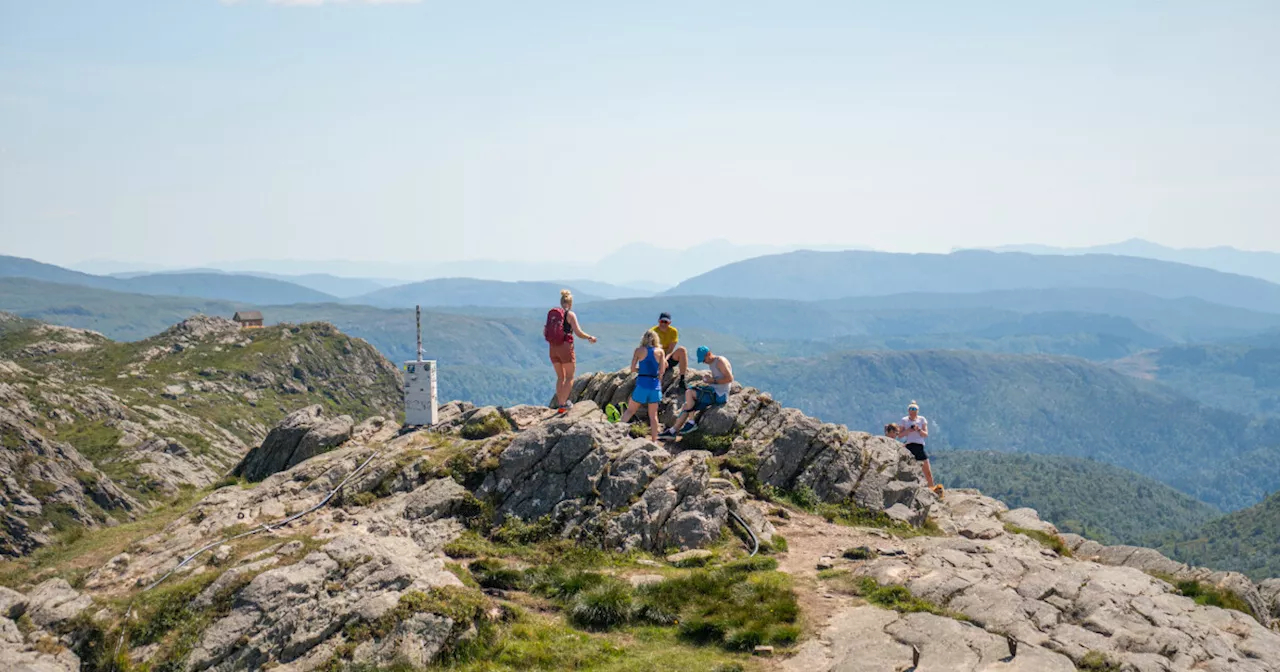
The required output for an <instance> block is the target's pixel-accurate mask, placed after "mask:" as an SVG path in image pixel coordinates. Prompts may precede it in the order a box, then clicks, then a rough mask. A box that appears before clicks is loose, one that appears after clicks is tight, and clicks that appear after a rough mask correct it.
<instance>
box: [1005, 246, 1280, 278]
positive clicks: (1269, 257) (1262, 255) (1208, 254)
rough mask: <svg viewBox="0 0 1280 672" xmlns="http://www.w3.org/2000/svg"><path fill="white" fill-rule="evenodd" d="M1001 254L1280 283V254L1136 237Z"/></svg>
mask: <svg viewBox="0 0 1280 672" xmlns="http://www.w3.org/2000/svg"><path fill="white" fill-rule="evenodd" d="M992 249H993V250H995V251H997V252H1027V253H1030V254H1120V255H1125V256H1129V257H1145V258H1147V259H1159V260H1161V261H1175V262H1178V263H1181V264H1191V265H1192V266H1203V267H1204V268H1212V269H1214V270H1218V271H1224V272H1227V273H1238V274H1240V275H1251V276H1253V277H1255V278H1262V279H1263V280H1269V281H1271V282H1276V283H1280V253H1276V252H1260V251H1252V250H1238V249H1236V248H1234V247H1225V246H1224V247H1200V248H1182V249H1179V248H1173V247H1166V246H1164V245H1160V244H1159V243H1153V242H1150V241H1147V240H1142V239H1141V238H1133V239H1130V240H1126V241H1124V242H1120V243H1111V244H1109V245H1094V246H1090V247H1051V246H1048V245H1005V246H1001V247H996V248H992Z"/></svg>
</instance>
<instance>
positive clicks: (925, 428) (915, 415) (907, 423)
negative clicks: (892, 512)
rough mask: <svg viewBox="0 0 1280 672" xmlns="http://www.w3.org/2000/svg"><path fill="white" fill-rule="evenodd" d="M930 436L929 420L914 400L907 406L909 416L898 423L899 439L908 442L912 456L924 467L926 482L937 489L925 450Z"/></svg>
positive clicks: (931, 487)
mask: <svg viewBox="0 0 1280 672" xmlns="http://www.w3.org/2000/svg"><path fill="white" fill-rule="evenodd" d="M928 438H929V421H928V420H926V419H925V417H924V416H923V415H920V406H919V405H917V404H916V402H914V401H913V402H911V405H910V406H907V417H905V418H903V419H902V422H900V423H898V440H899V441H901V442H903V443H904V444H906V446H907V450H909V451H911V456H912V457H914V458H916V461H917V462H919V463H920V467H921V468H922V469H924V480H925V483H927V484H928V486H929V488H930V489H937V487H936V486H935V485H934V483H933V470H932V469H930V468H929V455H928V454H927V453H925V452H924V442H925V439H928Z"/></svg>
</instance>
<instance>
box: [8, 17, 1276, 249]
mask: <svg viewBox="0 0 1280 672" xmlns="http://www.w3.org/2000/svg"><path fill="white" fill-rule="evenodd" d="M1277 34H1280V3H1277V2H1274V1H1272V0H1263V1H1258V2H1245V1H1236V0H1216V1H1214V2H1202V1H1198V0H1197V1H1179V0H1151V1H1146V2H1142V1H1132V2H1123V1H1122V2H1088V3H1027V2H1014V1H1012V0H1008V1H1005V2H983V1H982V0H976V1H974V2H964V3H959V2H952V1H938V2H928V1H923V0H922V1H920V2H911V3H901V2H852V1H844V2H837V1H832V2H815V1H808V0H793V1H790V2H753V3H743V2H727V1H726V2H716V1H711V0H706V1H695V2H664V1H660V0H659V1H651V2H644V3H639V2H633V3H616V2H588V1H585V0H584V1H581V2H557V1H546V2H529V1H528V0H521V1H513V2H484V1H477V2H466V3H458V2H448V3H446V2H440V1H438V0H423V1H421V2H412V1H403V0H402V1H398V2H397V1H390V0H383V1H382V2H371V1H362V0H346V1H343V2H337V1H334V0H309V1H303V0H291V1H274V2H272V1H269V0H240V1H238V2H226V1H221V2H220V1H219V0H119V1H110V0H81V1H72V0H62V1H49V0H44V1H38V0H0V254H11V255H18V256H27V257H33V258H37V259H40V260H42V261H48V262H51V263H61V264H72V263H76V262H80V261H84V260H87V259H114V260H123V261H128V262H138V263H140V264H141V263H147V264H154V265H163V266H179V265H201V264H210V263H216V262H219V261H234V260H245V259H273V258H274V259H304V260H324V259H355V260H362V261H381V260H385V261H388V262H404V261H413V260H417V259H430V260H433V261H458V260H466V259H500V260H517V259H519V260H531V259H532V260H537V261H555V260H559V259H573V260H584V259H586V260H593V259H597V258H599V257H602V256H604V255H606V254H607V253H609V252H611V251H613V250H615V249H617V248H618V247H620V246H622V245H625V244H628V243H636V242H648V243H653V244H656V245H659V246H663V247H672V248H685V247H690V246H693V245H696V244H698V243H703V242H706V241H710V240H717V239H725V240H729V241H732V242H733V243H736V244H743V245H780V246H795V245H825V246H842V245H847V246H859V247H869V248H875V249H881V250H890V251H947V250H949V249H952V248H955V247H979V246H995V245H1004V244H1017V243H1041V244H1050V245H1065V246H1082V245H1091V244H1099V243H1108V242H1115V241H1119V240H1123V239H1127V238H1133V237H1141V238H1146V239H1149V240H1153V241H1156V242H1159V243H1162V244H1166V245H1171V246H1175V247H1198V246H1210V245H1232V246H1236V247H1240V248H1244V249H1255V250H1275V251H1280V67H1277V64H1280V40H1276V39H1274V38H1275V36H1276V35H1277Z"/></svg>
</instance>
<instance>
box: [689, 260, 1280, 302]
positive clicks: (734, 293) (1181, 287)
mask: <svg viewBox="0 0 1280 672" xmlns="http://www.w3.org/2000/svg"><path fill="white" fill-rule="evenodd" d="M1098 287H1106V288H1112V289H1124V290H1129V291H1135V292H1142V293H1145V294H1150V295H1153V296H1159V297H1165V298H1184V297H1192V298H1199V299H1203V300H1205V301H1212V302H1214V303H1219V304H1222V305H1226V306H1235V307H1239V308H1247V309H1249V310H1254V311H1259V312H1270V313H1280V285H1277V284H1274V283H1270V282H1267V281H1265V280H1260V279H1258V278H1252V277H1246V276H1242V275H1234V274H1230V273H1223V272H1220V271H1214V270H1210V269H1206V268H1200V267H1197V266H1188V265H1185V264H1177V263H1172V262H1167V261H1156V260H1153V259H1141V258H1138V257H1120V256H1114V255H1104V254H1092V255H1081V256H1037V255H1032V254H1025V253H1020V252H1003V253H1002V252H986V251H981V250H974V251H961V252H953V253H951V254H890V253H886V252H857V251H852V252H790V253H787V254H776V255H770V256H765V257H757V258H754V259H748V260H746V261H740V262H737V263H733V264H729V265H727V266H724V267H721V268H717V269H716V270H714V271H710V272H708V273H704V274H702V275H700V276H697V277H694V278H690V279H688V280H685V281H684V282H681V283H680V284H679V285H676V286H675V287H673V288H672V289H670V290H668V291H667V292H666V294H668V295H686V296H688V295H704V296H731V297H742V298H757V299H799V300H821V299H840V298H845V297H857V296H883V295H889V294H900V293H904V292H923V293H945V294H951V293H955V294H962V293H971V292H988V291H999V290H1010V289H1049V288H1098ZM900 308H901V311H902V313H903V315H904V316H908V315H910V312H911V310H912V306H911V304H910V303H903V304H902V305H901V306H900Z"/></svg>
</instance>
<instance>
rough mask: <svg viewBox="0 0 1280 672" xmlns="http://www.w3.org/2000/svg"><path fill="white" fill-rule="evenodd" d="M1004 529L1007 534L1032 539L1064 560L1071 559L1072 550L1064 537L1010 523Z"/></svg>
mask: <svg viewBox="0 0 1280 672" xmlns="http://www.w3.org/2000/svg"><path fill="white" fill-rule="evenodd" d="M1004 529H1005V531H1006V532H1010V533H1012V534H1021V535H1024V536H1028V537H1031V538H1032V539H1035V540H1036V541H1038V542H1040V544H1041V545H1042V546H1044V547H1045V548H1047V549H1049V550H1051V551H1053V552H1054V553H1057V554H1058V555H1060V556H1062V557H1064V558H1070V557H1071V549H1070V548H1067V542H1065V541H1063V540H1062V537H1060V536H1058V535H1056V534H1049V533H1048V532H1041V531H1040V530H1028V529H1026V528H1022V527H1018V526H1017V525H1012V524H1010V523H1005V524H1004Z"/></svg>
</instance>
